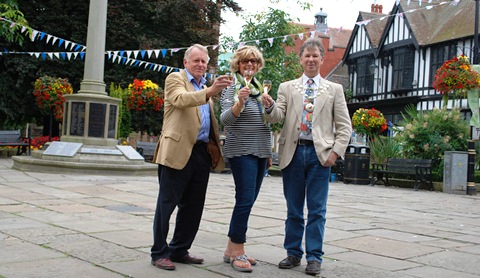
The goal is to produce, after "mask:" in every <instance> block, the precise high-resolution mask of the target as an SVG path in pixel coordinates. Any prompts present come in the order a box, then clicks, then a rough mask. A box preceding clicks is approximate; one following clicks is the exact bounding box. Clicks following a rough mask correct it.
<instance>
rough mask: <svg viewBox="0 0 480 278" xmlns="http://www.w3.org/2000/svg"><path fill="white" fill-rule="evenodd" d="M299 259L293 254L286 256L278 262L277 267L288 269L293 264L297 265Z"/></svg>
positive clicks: (293, 265)
mask: <svg viewBox="0 0 480 278" xmlns="http://www.w3.org/2000/svg"><path fill="white" fill-rule="evenodd" d="M300 260H301V259H300V258H297V257H294V256H288V257H286V258H285V259H283V260H282V261H281V262H280V263H279V264H278V267H279V268H283V269H289V268H292V267H295V266H299V265H300Z"/></svg>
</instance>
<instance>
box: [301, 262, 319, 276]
mask: <svg viewBox="0 0 480 278" xmlns="http://www.w3.org/2000/svg"><path fill="white" fill-rule="evenodd" d="M321 266H322V264H321V263H320V262H319V261H308V262H307V267H306V268H305V273H306V274H310V275H317V274H320V267H321Z"/></svg>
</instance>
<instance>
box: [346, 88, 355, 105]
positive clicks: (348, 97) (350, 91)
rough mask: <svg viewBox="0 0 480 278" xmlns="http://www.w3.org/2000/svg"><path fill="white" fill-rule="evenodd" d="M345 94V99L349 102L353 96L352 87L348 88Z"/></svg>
mask: <svg viewBox="0 0 480 278" xmlns="http://www.w3.org/2000/svg"><path fill="white" fill-rule="evenodd" d="M344 94H345V100H346V101H347V103H348V102H350V100H351V99H352V98H353V91H352V89H350V88H348V89H346V90H345V91H344Z"/></svg>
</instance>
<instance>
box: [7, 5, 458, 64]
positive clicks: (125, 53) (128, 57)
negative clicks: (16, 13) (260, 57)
mask: <svg viewBox="0 0 480 278" xmlns="http://www.w3.org/2000/svg"><path fill="white" fill-rule="evenodd" d="M460 1H461V0H454V1H453V2H450V1H448V2H447V1H445V2H441V3H439V4H435V5H428V6H426V7H422V8H419V9H412V10H408V11H406V12H404V13H397V14H393V15H385V16H384V17H381V18H377V19H370V20H364V21H360V22H357V23H356V24H357V25H359V26H361V25H367V24H369V23H370V22H371V21H373V20H384V19H385V18H388V17H392V16H399V17H403V15H404V14H405V13H411V12H415V11H419V10H423V9H426V10H429V9H431V8H433V7H436V6H440V5H445V4H453V5H456V4H458V3H459V2H460ZM410 2H411V0H408V1H407V5H410ZM431 2H432V0H428V3H431ZM396 4H397V5H399V4H400V0H397V2H396ZM419 5H420V6H422V0H419ZM2 20H4V21H7V22H9V23H10V28H13V27H14V26H15V25H20V24H18V23H15V22H13V21H11V20H9V19H7V18H3V17H0V21H2ZM20 26H22V25H20ZM27 28H29V27H25V26H22V29H21V32H22V33H24V32H25V31H26V29H27ZM330 29H332V28H328V29H327V33H329V32H331V30H330ZM333 29H334V30H335V29H336V30H337V32H341V31H342V29H343V28H342V27H341V28H333ZM31 30H32V34H31V40H32V41H35V40H38V41H43V40H44V39H45V43H46V44H49V43H50V42H51V44H52V45H54V46H58V47H62V46H63V47H64V48H65V49H66V50H70V52H8V51H4V52H0V55H4V54H28V55H31V56H34V57H37V58H43V59H46V58H47V57H48V58H50V59H53V58H58V59H64V60H65V59H67V60H70V59H71V58H72V57H73V58H74V59H76V58H77V57H80V59H84V55H85V54H84V53H85V50H86V46H84V45H81V44H79V43H75V42H72V41H69V40H66V39H63V38H59V37H57V36H54V35H51V34H48V33H46V32H42V31H39V30H35V29H31ZM315 32H316V31H315V30H313V31H310V32H304V33H297V34H288V35H283V36H277V37H270V38H265V39H256V40H250V41H239V42H229V43H227V45H228V46H230V47H231V48H235V46H237V47H241V46H244V45H246V44H249V43H255V44H257V45H260V43H261V41H268V42H269V44H270V46H272V45H273V43H274V40H276V39H282V41H283V42H285V41H286V40H287V39H288V38H289V37H295V36H298V38H299V39H301V40H303V39H304V38H305V37H306V36H308V35H310V37H312V36H314V35H315ZM206 47H207V48H212V49H213V50H215V49H217V48H218V45H207V46H206ZM187 48H188V47H176V48H167V49H151V50H141V49H139V50H110V51H106V54H107V55H108V58H109V60H111V61H112V62H116V61H117V62H118V63H119V64H124V65H130V66H144V67H145V69H151V70H157V71H162V72H167V73H169V72H172V71H178V70H179V68H176V67H170V66H165V65H161V64H155V63H151V62H146V61H142V60H139V59H138V58H139V56H140V57H141V58H142V59H144V58H145V57H148V58H149V59H150V58H154V59H155V58H157V59H158V58H165V57H166V55H167V53H170V55H173V54H174V53H177V52H178V51H180V50H184V49H187ZM82 53H83V54H82Z"/></svg>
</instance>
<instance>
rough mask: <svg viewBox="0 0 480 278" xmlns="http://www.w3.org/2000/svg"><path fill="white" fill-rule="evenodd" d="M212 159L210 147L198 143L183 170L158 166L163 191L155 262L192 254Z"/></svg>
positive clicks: (155, 231)
mask: <svg viewBox="0 0 480 278" xmlns="http://www.w3.org/2000/svg"><path fill="white" fill-rule="evenodd" d="M210 165H211V158H210V154H209V153H208V152H207V148H206V144H196V145H195V146H194V147H193V150H192V155H191V156H190V159H189V160H188V162H187V165H186V166H185V167H184V168H183V169H182V170H176V169H172V168H170V167H166V166H163V165H159V167H158V180H159V184H160V191H159V194H158V199H157V209H156V211H155V218H154V222H153V246H152V249H151V257H152V260H157V259H160V258H168V257H177V258H179V257H183V256H185V255H187V254H188V250H189V249H190V247H191V246H192V243H193V240H194V239H195V236H196V235H197V231H198V227H199V226H200V219H201V218H202V212H203V206H204V204H205V195H206V192H207V184H208V178H209V176H210ZM176 207H178V211H177V218H176V223H175V231H174V233H173V238H172V240H171V241H170V243H169V244H167V235H168V229H169V222H170V217H171V215H172V213H173V211H174V210H175V208H176Z"/></svg>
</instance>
